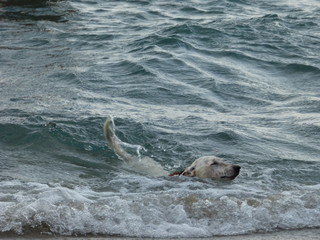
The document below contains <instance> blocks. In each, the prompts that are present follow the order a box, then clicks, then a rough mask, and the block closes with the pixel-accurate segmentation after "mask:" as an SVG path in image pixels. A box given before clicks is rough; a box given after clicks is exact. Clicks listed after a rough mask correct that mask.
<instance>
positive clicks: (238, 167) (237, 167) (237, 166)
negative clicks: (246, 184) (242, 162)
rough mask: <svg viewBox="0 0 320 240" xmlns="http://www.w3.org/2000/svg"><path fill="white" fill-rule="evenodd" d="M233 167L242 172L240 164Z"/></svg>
mask: <svg viewBox="0 0 320 240" xmlns="http://www.w3.org/2000/svg"><path fill="white" fill-rule="evenodd" d="M233 169H234V170H235V171H237V172H240V169H241V167H240V166H239V165H235V166H233Z"/></svg>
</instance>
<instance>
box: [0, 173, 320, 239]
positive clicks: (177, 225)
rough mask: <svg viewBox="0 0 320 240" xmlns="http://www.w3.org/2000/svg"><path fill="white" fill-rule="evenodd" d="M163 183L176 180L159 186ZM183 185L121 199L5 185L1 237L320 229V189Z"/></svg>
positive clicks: (1, 200)
mask: <svg viewBox="0 0 320 240" xmlns="http://www.w3.org/2000/svg"><path fill="white" fill-rule="evenodd" d="M137 178H139V177H137ZM140 180H141V181H145V182H146V181H148V179H147V178H145V177H144V178H142V179H140ZM149 180H150V179H149ZM161 181H163V184H167V183H166V182H169V181H166V180H164V179H163V180H159V181H158V182H157V181H156V182H157V183H156V184H158V185H160V182H161ZM150 182H151V181H150ZM180 184H181V185H180ZM183 184H184V183H183V181H181V182H179V181H178V182H175V185H178V187H177V188H175V189H171V190H168V191H165V190H162V191H154V192H152V191H148V190H147V189H144V190H145V191H144V192H140V193H139V192H137V193H130V191H126V192H125V193H121V192H118V193H115V192H96V191H93V190H91V189H90V188H79V187H78V188H75V189H69V188H66V187H62V186H59V185H53V186H49V185H47V184H38V183H37V184H35V183H20V182H10V183H9V182H2V183H1V186H0V192H1V195H0V203H1V204H0V205H1V212H0V231H2V232H4V231H9V230H13V231H16V232H17V233H23V230H24V228H26V227H27V228H30V227H31V228H32V227H39V226H43V225H47V226H49V228H50V231H51V232H53V233H56V234H63V235H74V234H88V233H93V234H106V235H110V234H117V235H121V236H135V237H209V236H214V235H233V234H241V233H248V232H256V231H272V230H274V229H277V228H282V229H296V228H304V227H320V218H319V216H320V198H319V191H320V189H319V187H318V188H316V189H314V188H315V187H313V188H312V190H301V191H287V192H284V193H277V194H268V195H265V196H257V195H256V196H252V194H245V193H244V192H243V191H241V192H238V193H237V192H235V191H234V192H232V191H231V190H230V189H229V190H228V191H224V190H223V189H218V191H216V190H215V189H203V190H190V189H187V188H186V187H185V185H183ZM147 185H148V184H147ZM179 185H180V187H181V186H184V187H183V188H179ZM8 189H11V190H10V191H8V192H7V193H5V192H6V190H8Z"/></svg>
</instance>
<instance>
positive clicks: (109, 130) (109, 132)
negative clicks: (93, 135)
mask: <svg viewBox="0 0 320 240" xmlns="http://www.w3.org/2000/svg"><path fill="white" fill-rule="evenodd" d="M103 133H104V136H105V138H106V140H107V144H108V146H109V148H110V149H111V150H113V151H114V153H115V154H117V156H118V157H120V158H121V159H123V160H125V161H133V160H134V157H133V156H132V155H131V154H129V153H127V152H126V151H125V150H124V149H123V147H122V146H121V141H120V140H119V139H118V137H117V136H116V134H115V126H114V123H113V119H112V118H111V117H109V118H108V119H107V120H106V121H105V123H104V125H103Z"/></svg>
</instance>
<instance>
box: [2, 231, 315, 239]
mask: <svg viewBox="0 0 320 240" xmlns="http://www.w3.org/2000/svg"><path fill="white" fill-rule="evenodd" d="M0 239H8V240H13V239H17V240H27V239H28V240H29V239H33V240H40V239H41V240H43V239H47V240H53V239H54V240H104V239H105V240H151V239H152V240H157V239H159V240H161V238H130V237H103V236H82V237H67V236H49V235H34V234H27V235H23V236H18V235H14V234H4V233H0ZM170 239H177V238H170ZM310 239H312V240H316V239H317V240H320V228H316V229H302V230H287V231H278V232H271V233H253V234H246V235H238V236H221V237H219V236H217V237H210V238H179V240H310ZM166 240H168V238H166Z"/></svg>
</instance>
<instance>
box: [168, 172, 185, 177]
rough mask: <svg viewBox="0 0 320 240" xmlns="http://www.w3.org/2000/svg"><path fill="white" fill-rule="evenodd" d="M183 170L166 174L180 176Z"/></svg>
mask: <svg viewBox="0 0 320 240" xmlns="http://www.w3.org/2000/svg"><path fill="white" fill-rule="evenodd" d="M183 172H184V171H176V172H174V173H171V174H169V175H168V176H170V177H172V176H180V175H181V174H182V173H183Z"/></svg>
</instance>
